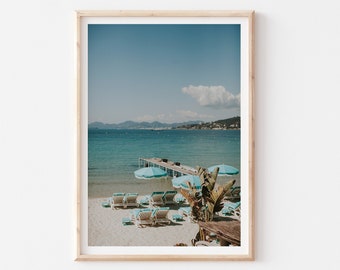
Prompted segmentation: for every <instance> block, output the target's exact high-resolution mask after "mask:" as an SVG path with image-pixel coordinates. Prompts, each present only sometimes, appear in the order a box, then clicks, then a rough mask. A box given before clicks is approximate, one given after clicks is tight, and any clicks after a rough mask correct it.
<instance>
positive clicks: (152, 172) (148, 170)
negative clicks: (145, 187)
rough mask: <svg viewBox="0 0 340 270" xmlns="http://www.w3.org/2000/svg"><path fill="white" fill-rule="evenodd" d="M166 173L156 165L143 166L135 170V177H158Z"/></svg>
mask: <svg viewBox="0 0 340 270" xmlns="http://www.w3.org/2000/svg"><path fill="white" fill-rule="evenodd" d="M167 175H168V174H167V172H166V171H164V170H162V169H160V168H157V167H145V168H141V169H139V170H137V171H135V177H136V178H139V179H150V178H160V177H164V176H167Z"/></svg>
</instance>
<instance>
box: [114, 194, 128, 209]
mask: <svg viewBox="0 0 340 270" xmlns="http://www.w3.org/2000/svg"><path fill="white" fill-rule="evenodd" d="M124 197H125V193H113V194H112V205H111V208H112V209H116V208H117V207H124V205H125V203H124Z"/></svg>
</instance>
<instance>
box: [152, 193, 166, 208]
mask: <svg viewBox="0 0 340 270" xmlns="http://www.w3.org/2000/svg"><path fill="white" fill-rule="evenodd" d="M163 195H164V191H155V192H152V194H151V195H150V200H149V204H150V205H151V206H162V205H164V201H163Z"/></svg>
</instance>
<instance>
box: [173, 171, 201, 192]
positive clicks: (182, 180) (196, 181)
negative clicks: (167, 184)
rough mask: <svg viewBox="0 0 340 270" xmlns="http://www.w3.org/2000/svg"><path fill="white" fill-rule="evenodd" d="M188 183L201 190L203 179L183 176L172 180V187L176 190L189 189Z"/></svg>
mask: <svg viewBox="0 0 340 270" xmlns="http://www.w3.org/2000/svg"><path fill="white" fill-rule="evenodd" d="M188 182H190V183H191V185H192V186H193V187H195V188H196V189H201V179H200V178H199V176H197V175H190V174H189V175H183V176H180V177H174V178H173V179H172V186H173V187H175V188H183V189H189V186H188Z"/></svg>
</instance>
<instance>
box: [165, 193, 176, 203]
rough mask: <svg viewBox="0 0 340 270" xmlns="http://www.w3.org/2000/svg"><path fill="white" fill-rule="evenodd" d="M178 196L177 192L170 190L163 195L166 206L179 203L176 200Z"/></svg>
mask: <svg viewBox="0 0 340 270" xmlns="http://www.w3.org/2000/svg"><path fill="white" fill-rule="evenodd" d="M176 194H177V191H176V190H168V191H166V192H165V193H164V195H163V202H164V204H165V205H169V204H177V202H176V201H175V200H174V198H175V195H176Z"/></svg>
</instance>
